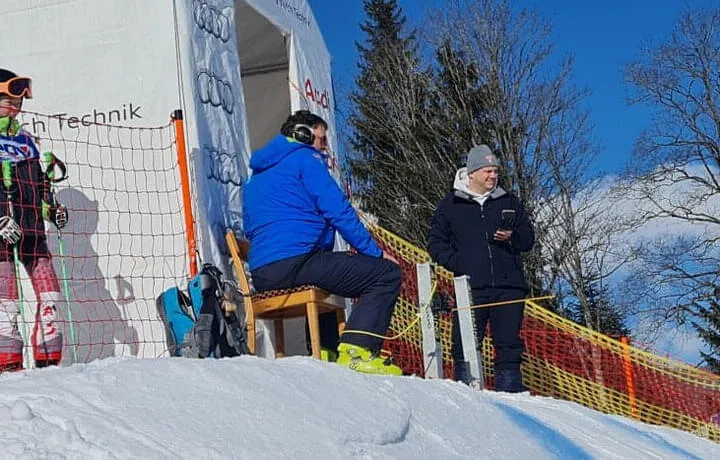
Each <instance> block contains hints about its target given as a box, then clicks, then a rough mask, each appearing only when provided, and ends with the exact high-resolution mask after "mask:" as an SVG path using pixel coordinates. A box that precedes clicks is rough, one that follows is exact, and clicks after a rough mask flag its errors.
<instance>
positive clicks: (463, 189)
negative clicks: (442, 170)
mask: <svg viewBox="0 0 720 460" xmlns="http://www.w3.org/2000/svg"><path fill="white" fill-rule="evenodd" d="M469 180H470V178H469V177H468V173H467V168H460V169H458V170H457V172H456V173H455V182H454V183H453V189H454V190H455V196H458V197H460V198H464V199H466V200H474V199H476V198H484V197H485V195H482V194H480V193H477V192H474V191H472V190H470V186H469V185H468V182H469ZM506 194H507V192H506V191H505V190H504V189H503V188H502V187H500V186H499V185H497V186H495V188H494V189H492V190H491V191H490V194H489V195H488V196H487V197H488V198H493V199H494V198H500V197H501V196H503V195H506Z"/></svg>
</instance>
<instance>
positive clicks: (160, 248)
mask: <svg viewBox="0 0 720 460" xmlns="http://www.w3.org/2000/svg"><path fill="white" fill-rule="evenodd" d="M0 31H2V36H3V43H4V46H3V52H2V58H1V59H0V67H3V68H9V69H12V70H14V71H15V72H17V73H19V74H22V75H29V76H31V77H32V78H33V92H34V96H35V97H34V99H30V100H27V101H26V102H25V105H24V107H23V108H24V109H25V110H28V111H33V112H40V113H44V114H66V115H65V118H64V119H63V118H62V117H59V118H55V119H53V118H42V117H35V116H29V115H23V116H22V121H23V123H25V129H27V130H29V131H30V132H32V133H33V134H35V135H36V136H37V137H39V139H40V148H41V151H44V150H51V149H52V150H54V151H55V153H56V154H57V155H58V157H59V158H62V159H64V160H66V162H67V163H68V164H69V165H70V164H73V166H71V167H70V170H69V171H68V180H67V181H66V182H63V183H61V184H59V187H60V188H59V190H58V196H59V197H60V199H61V200H63V201H64V202H63V204H64V205H66V206H67V207H68V209H70V223H69V225H68V228H66V229H65V230H66V232H65V237H64V239H63V240H64V250H65V251H64V252H65V254H66V257H65V263H66V266H67V271H68V275H69V276H68V277H69V278H70V291H71V293H72V294H71V299H70V300H71V302H70V305H69V306H68V308H69V309H70V312H71V313H72V317H73V319H74V320H75V324H76V328H75V329H76V330H75V333H76V335H77V340H78V341H79V342H81V343H82V344H83V345H81V346H80V347H78V349H77V355H78V360H81V361H89V360H92V359H95V358H103V357H108V356H113V355H137V356H158V355H160V354H162V353H163V350H164V349H165V346H164V332H163V328H162V325H161V323H160V322H159V321H155V318H157V313H156V311H155V308H154V299H155V297H156V296H157V295H158V294H159V290H161V289H164V288H166V287H168V286H171V285H173V284H175V283H176V282H177V281H178V280H181V279H183V278H184V275H185V274H186V273H187V257H186V254H185V252H186V251H185V246H186V244H185V243H184V241H183V239H184V238H183V236H182V235H177V234H176V235H175V236H173V235H166V236H164V237H163V238H162V241H158V240H157V239H154V237H153V233H154V234H163V233H164V231H165V228H183V221H182V215H181V214H180V213H179V212H178V213H177V214H176V215H168V216H166V217H164V218H163V222H162V223H161V224H158V222H157V219H156V217H159V216H157V215H155V216H153V215H152V212H153V209H157V203H156V200H155V199H154V198H155V197H153V198H149V196H148V194H147V193H146V191H147V190H145V191H143V190H141V188H143V187H146V186H151V185H154V184H141V183H140V179H141V176H142V174H137V173H136V172H133V171H123V170H122V169H118V168H122V166H123V163H124V164H125V165H130V164H132V165H133V166H134V165H142V164H143V162H144V161H147V160H148V159H150V160H152V161H153V162H155V161H157V162H160V161H162V162H163V164H162V165H160V164H159V163H154V164H156V165H157V166H160V167H162V168H166V169H167V171H170V172H172V171H173V169H172V168H173V165H174V164H176V162H177V159H176V158H171V157H170V158H168V157H166V156H163V157H162V158H160V156H158V154H157V153H154V154H152V155H151V154H150V153H149V152H148V150H143V149H139V150H137V151H132V150H131V149H129V148H126V149H123V152H122V155H126V156H128V157H127V158H124V159H123V158H120V156H121V152H120V151H119V150H118V149H117V147H118V145H120V144H124V145H125V146H126V147H127V146H129V145H130V144H131V143H133V142H134V143H135V145H142V139H141V140H140V143H139V144H138V138H136V137H133V138H131V139H128V138H127V137H126V135H128V133H130V132H131V130H127V129H126V130H122V131H118V138H113V139H111V140H110V141H111V142H110V144H112V146H106V147H98V148H85V147H87V146H88V145H90V144H89V142H93V140H97V139H93V136H96V133H95V131H94V130H93V129H92V128H90V127H88V126H84V125H83V124H82V123H77V124H75V125H73V124H72V123H68V122H67V120H68V118H69V117H72V116H75V117H77V118H78V119H82V120H87V121H89V122H101V123H105V122H108V123H112V124H116V125H124V126H131V127H135V128H145V127H152V126H161V125H167V124H168V123H169V121H170V112H171V111H172V110H173V109H175V108H178V107H179V102H180V101H179V99H180V98H179V92H180V87H179V82H178V78H177V68H176V56H177V53H176V41H175V33H174V15H173V5H172V0H153V1H148V0H102V1H98V0H3V1H2V2H0ZM170 129H171V128H169V129H168V132H171V131H170ZM135 132H136V133H137V132H142V130H135ZM77 141H80V142H81V143H77ZM106 141H107V139H106ZM167 141H168V142H166V143H169V140H167ZM147 145H149V144H146V146H147ZM80 150H83V152H80ZM81 153H82V154H83V155H87V156H86V157H84V158H82V159H81V158H79V155H80V154H81ZM171 175H172V174H171ZM155 177H159V176H157V175H156V176H155ZM169 180H170V181H173V182H175V181H176V180H177V179H176V178H175V177H171V178H169ZM121 182H122V183H121ZM130 182H132V183H133V185H132V186H131V185H130ZM128 187H135V188H134V189H128V190H123V188H128ZM153 203H155V204H153ZM161 206H163V207H165V208H166V210H173V209H177V210H178V211H179V207H178V202H177V201H176V202H175V203H174V204H173V203H163V204H162V205H161ZM123 210H133V212H132V215H129V214H127V213H126V212H124V211H123ZM129 225H133V226H134V229H133V230H137V231H139V230H140V229H143V231H145V232H147V233H146V234H143V235H137V234H134V235H130V234H129V233H124V232H131V230H130V229H129V228H127V227H128V226H129ZM50 228H52V227H50ZM123 235H125V237H123ZM56 241H57V240H56V238H55V237H54V232H50V234H49V237H48V244H49V246H50V249H51V252H52V253H53V254H55V255H56V257H54V260H53V262H54V266H55V270H56V272H57V273H58V275H59V276H61V273H62V271H61V260H60V257H57V254H58V251H57V249H58V247H57V242H56ZM21 278H22V279H24V282H23V289H22V292H23V295H24V297H25V300H26V302H24V304H25V308H26V313H25V317H26V319H27V320H28V321H30V322H32V319H33V317H34V310H35V299H34V294H33V289H32V286H31V284H30V283H29V281H28V280H27V275H26V274H25V273H24V271H21ZM128 292H129V293H130V294H132V295H127V294H128ZM59 310H60V311H61V312H62V314H63V316H67V309H66V308H65V307H64V306H63V305H61V306H60V308H59ZM149 319H151V321H149ZM31 327H32V325H30V328H31ZM30 330H31V329H30ZM64 335H65V337H66V341H65V342H66V344H67V343H68V340H67V339H69V331H68V329H67V328H65V330H64ZM26 356H27V355H26ZM71 359H72V353H71V352H70V350H68V348H67V347H66V349H65V352H64V362H66V363H67V362H69V361H70V360H71ZM29 364H31V361H30V360H29V359H28V360H27V361H26V366H27V365H29Z"/></svg>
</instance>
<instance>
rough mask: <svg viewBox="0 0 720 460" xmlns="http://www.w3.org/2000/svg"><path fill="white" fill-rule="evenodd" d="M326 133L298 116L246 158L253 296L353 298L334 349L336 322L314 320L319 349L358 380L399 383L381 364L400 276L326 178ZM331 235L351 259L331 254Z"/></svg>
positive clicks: (310, 117)
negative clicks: (298, 290) (301, 293)
mask: <svg viewBox="0 0 720 460" xmlns="http://www.w3.org/2000/svg"><path fill="white" fill-rule="evenodd" d="M327 128H328V125H327V123H326V122H325V120H323V119H322V118H320V117H319V116H317V115H315V114H313V113H311V112H309V111H306V110H301V111H297V112H295V113H293V114H292V115H290V116H289V117H288V118H287V120H285V122H284V123H283V125H282V127H281V129H280V134H279V135H277V136H275V137H274V138H273V139H271V140H270V142H269V143H268V144H267V145H266V146H264V147H263V148H261V149H259V150H257V151H255V152H253V154H252V156H251V158H250V168H251V169H252V175H251V177H250V179H249V180H248V181H247V182H246V184H245V185H244V187H243V226H244V231H245V235H246V236H247V238H248V240H249V242H250V252H249V256H248V264H249V266H250V271H251V273H252V277H253V284H254V286H255V288H256V289H257V290H258V291H266V290H274V289H286V288H291V287H297V286H302V285H313V286H316V287H318V288H320V289H323V290H325V291H327V292H330V293H331V294H336V295H339V296H341V297H349V298H356V299H357V302H356V303H355V305H354V306H353V309H352V314H351V315H350V318H348V321H347V324H346V330H347V331H348V332H347V333H345V334H343V336H342V340H341V341H340V342H339V343H338V341H339V338H338V334H337V325H336V317H335V314H334V313H325V314H324V315H321V316H320V329H321V346H322V347H324V348H329V349H335V348H336V347H337V350H338V358H337V363H338V364H340V365H343V366H347V367H350V368H351V369H354V370H357V371H359V372H365V373H373V374H387V375H400V374H402V371H401V369H400V368H399V367H397V366H395V365H393V364H392V363H391V362H389V360H387V359H385V358H382V357H380V348H381V345H382V342H383V339H382V336H384V335H385V333H386V332H387V329H388V327H389V325H390V319H391V317H392V314H393V310H394V307H395V301H396V300H397V297H398V295H399V293H400V283H401V275H400V268H399V266H398V265H397V262H396V261H395V259H393V258H392V256H390V255H388V254H387V253H385V252H383V251H382V250H381V249H380V248H379V247H378V245H377V244H376V243H375V241H374V240H373V238H372V236H371V235H370V233H369V232H368V231H367V229H366V228H365V227H364V226H363V224H362V222H360V219H359V218H358V216H357V213H356V212H355V210H354V209H353V207H352V206H351V205H350V202H349V201H348V200H347V199H346V198H345V196H344V194H343V193H342V191H341V189H340V187H339V186H338V184H337V183H336V182H335V180H334V179H333V177H332V176H331V175H330V172H329V171H328V169H327V166H326V160H327V157H326V154H325V151H326V150H327ZM336 231H337V232H338V233H340V235H342V237H343V238H344V239H345V241H347V242H348V243H349V244H350V245H351V246H352V247H353V248H355V250H356V251H357V254H352V253H349V252H333V247H334V243H335V232H336ZM351 331H361V332H363V333H357V332H356V333H353V332H351Z"/></svg>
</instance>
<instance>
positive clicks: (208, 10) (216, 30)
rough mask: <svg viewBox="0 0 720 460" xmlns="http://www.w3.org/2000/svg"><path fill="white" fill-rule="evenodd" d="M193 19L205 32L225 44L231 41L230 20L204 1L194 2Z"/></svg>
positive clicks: (196, 0)
mask: <svg viewBox="0 0 720 460" xmlns="http://www.w3.org/2000/svg"><path fill="white" fill-rule="evenodd" d="M193 19H195V24H197V26H198V28H199V29H200V30H204V31H205V32H207V33H209V34H210V35H212V36H213V37H215V38H217V39H218V40H220V41H221V42H223V43H227V42H228V40H230V19H229V18H228V17H227V16H225V15H224V14H223V13H222V12H221V11H220V10H218V9H217V8H215V7H214V6H210V5H208V3H207V2H206V1H204V0H193Z"/></svg>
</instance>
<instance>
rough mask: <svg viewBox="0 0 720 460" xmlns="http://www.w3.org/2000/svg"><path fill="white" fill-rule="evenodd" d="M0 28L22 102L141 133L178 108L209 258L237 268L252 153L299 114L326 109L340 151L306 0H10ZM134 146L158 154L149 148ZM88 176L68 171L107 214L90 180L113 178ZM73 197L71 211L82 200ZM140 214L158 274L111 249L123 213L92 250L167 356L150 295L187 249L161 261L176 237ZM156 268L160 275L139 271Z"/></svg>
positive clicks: (155, 348) (101, 231) (127, 311)
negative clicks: (235, 238)
mask: <svg viewBox="0 0 720 460" xmlns="http://www.w3.org/2000/svg"><path fill="white" fill-rule="evenodd" d="M0 30H2V33H3V42H4V44H5V46H4V47H3V52H2V58H0V68H8V69H12V70H13V71H15V72H16V73H18V74H22V75H28V76H31V77H32V78H33V85H34V86H33V91H34V95H35V98H34V99H32V100H29V101H27V102H26V105H25V107H24V108H25V109H26V110H30V111H33V112H39V113H43V114H60V115H61V116H60V117H59V119H67V118H68V117H76V118H77V119H78V120H87V121H88V122H89V123H90V122H100V123H106V122H110V123H113V124H117V125H123V126H132V127H137V128H145V127H149V126H161V125H165V124H167V123H168V121H169V117H170V114H171V112H173V111H174V110H175V109H182V111H183V113H184V120H185V137H186V145H187V151H188V155H189V157H190V163H191V169H192V178H191V179H192V183H193V207H194V213H195V219H196V230H197V233H198V239H199V256H200V259H201V260H203V261H208V262H213V263H216V264H219V265H220V266H221V267H227V265H226V263H227V253H226V252H225V249H224V246H225V244H224V233H225V231H226V230H227V229H229V228H233V229H235V230H240V229H241V220H242V218H241V217H242V216H241V198H242V197H241V185H242V183H243V181H244V179H246V178H247V175H248V168H247V164H248V158H249V155H250V152H251V151H252V149H254V148H257V147H258V146H261V145H262V144H264V143H265V142H266V141H267V140H269V139H270V137H272V136H273V135H274V134H276V133H277V132H278V129H279V127H280V124H281V123H282V121H283V119H284V118H285V117H286V116H287V114H288V113H289V112H290V111H291V110H297V109H301V108H305V109H309V110H311V111H313V112H315V113H317V114H318V115H320V116H322V117H323V118H324V119H325V120H327V122H328V124H329V127H330V131H329V135H330V139H329V142H330V146H331V150H332V149H333V147H335V146H336V140H335V138H334V137H333V133H335V129H334V128H335V115H334V101H333V97H332V92H331V89H332V80H331V72H330V56H329V54H328V51H327V47H326V46H325V43H324V41H323V38H322V35H321V33H320V30H319V28H318V25H317V23H316V21H315V18H314V16H313V14H312V11H311V9H310V7H309V5H308V4H307V2H306V0H3V1H2V2H0ZM25 122H26V127H27V128H28V129H29V130H31V131H35V132H34V134H36V135H37V136H38V137H39V138H40V139H43V138H47V137H52V138H53V139H78V138H81V137H82V136H83V133H82V130H83V128H84V126H83V123H80V124H78V123H75V124H74V126H70V124H68V123H59V124H58V125H57V126H55V125H53V126H52V127H49V126H45V124H43V123H39V122H36V120H35V119H33V120H25ZM50 124H52V123H50ZM50 130H52V131H53V132H52V133H49V132H45V131H50ZM67 145H68V143H67V142H66V143H63V144H61V145H58V144H54V146H53V147H54V148H55V149H56V150H57V149H62V148H67ZM135 145H136V144H133V146H135ZM134 150H135V149H133V151H134ZM137 150H138V151H139V152H138V153H137V154H138V155H144V156H147V155H152V151H151V149H150V150H148V149H145V150H144V149H143V148H138V149H137ZM56 153H57V152H56ZM71 154H72V153H71V152H68V153H66V155H71ZM79 174H99V173H97V172H83V173H77V172H76V173H75V175H74V176H73V171H71V173H70V176H71V177H70V180H69V181H68V184H67V185H66V186H67V187H72V188H74V189H76V190H79V191H80V192H82V193H83V194H84V195H85V198H87V200H88V201H89V202H91V203H95V204H96V205H97V206H99V207H100V208H102V206H104V205H105V204H106V203H107V202H108V195H107V190H102V189H101V188H100V187H94V188H93V187H88V186H87V184H88V183H93V184H98V183H104V182H103V181H104V180H105V179H104V178H102V177H98V178H97V179H98V180H97V181H84V180H82V178H78V177H77V176H78V175H79ZM136 186H137V185H136ZM115 187H116V188H117V187H118V185H117V184H115ZM112 199H113V200H117V199H118V198H117V197H116V196H114V197H113V198H112ZM138 201H139V203H137V204H136V205H137V206H138V207H139V208H142V207H143V206H145V204H144V203H143V202H144V201H146V200H145V199H142V198H141V199H139V200H138ZM66 204H67V205H68V207H69V208H70V209H71V210H73V203H66ZM75 208H76V209H75V212H74V213H72V214H73V216H71V218H73V217H74V218H75V220H76V221H77V220H78V218H79V217H82V216H81V215H82V212H84V210H83V209H82V208H81V207H80V206H75ZM130 208H131V209H132V208H133V205H132V203H131V204H130ZM176 214H177V215H174V216H172V217H168V219H169V220H171V221H172V222H171V226H172V228H183V222H182V216H181V215H180V213H176ZM142 216H143V217H142V218H141V219H144V220H143V221H142V222H140V223H139V225H142V226H143V228H149V229H150V230H149V232H150V233H155V235H150V236H149V237H148V238H152V241H150V240H148V241H147V242H148V245H147V248H145V247H144V246H143V248H140V249H136V250H133V251H132V254H131V256H137V257H141V256H143V254H142V253H143V251H145V253H146V254H145V255H146V256H151V257H155V258H156V259H157V260H156V261H155V263H156V264H160V265H162V267H161V268H162V269H159V268H158V267H155V268H153V269H146V271H144V272H143V273H142V274H141V273H139V272H138V271H137V270H138V269H137V267H138V263H135V262H131V263H128V257H127V256H126V257H124V258H122V257H119V256H118V255H117V254H116V251H115V248H114V247H113V246H114V245H116V246H117V247H118V248H119V247H121V246H122V243H121V242H120V243H118V242H113V241H114V240H113V238H112V236H113V232H115V233H118V230H117V228H118V221H119V222H120V226H122V222H123V220H122V219H123V217H122V216H121V217H117V218H115V220H113V218H111V217H108V215H107V214H105V213H102V212H101V213H98V215H97V220H98V222H97V225H96V227H97V232H96V234H95V235H94V236H93V237H92V238H91V239H90V243H89V244H91V245H92V248H91V249H90V252H92V251H94V253H95V255H96V256H97V257H98V259H99V260H98V266H99V267H101V270H100V271H101V272H102V273H101V274H102V276H103V277H104V278H105V283H104V285H103V286H101V287H100V288H101V289H104V290H106V291H107V292H108V294H109V296H108V297H109V298H110V299H111V300H113V301H115V303H117V302H116V301H117V299H119V298H120V297H121V293H120V292H119V291H120V286H121V283H119V282H118V283H116V285H115V284H113V283H111V282H110V280H112V279H113V278H118V279H119V278H122V279H126V280H130V281H129V283H130V287H131V288H132V290H133V292H134V298H135V299H144V301H142V302H141V301H139V300H138V301H135V302H134V303H133V302H132V301H130V302H129V304H124V305H122V307H120V306H118V310H119V316H121V317H122V320H124V321H126V322H128V324H130V325H131V326H132V327H134V329H135V330H136V331H137V335H138V337H137V341H138V342H139V343H140V344H141V346H140V348H139V350H137V351H133V352H132V353H133V354H137V355H140V356H158V355H160V354H162V352H163V349H162V344H161V343H162V341H161V340H157V337H158V335H160V336H162V334H163V332H162V330H161V328H159V326H158V325H157V324H156V323H155V322H152V321H149V320H154V319H155V318H156V312H155V310H154V302H153V299H154V298H155V297H156V296H157V295H158V294H159V293H160V292H161V290H162V289H164V288H166V287H169V286H171V285H173V284H175V283H178V282H180V281H179V280H181V279H183V278H184V276H183V275H185V274H186V273H187V264H186V261H187V258H186V256H187V254H183V258H184V262H183V261H178V260H179V259H173V260H169V259H166V260H161V259H162V254H163V249H162V248H163V247H167V246H170V247H173V248H174V249H173V250H174V251H175V252H177V247H178V245H177V244H175V243H173V244H170V245H168V244H165V243H166V242H163V241H162V238H163V235H162V232H163V230H161V229H160V228H159V227H158V225H157V222H156V220H154V219H153V216H152V215H151V212H149V211H148V214H142ZM145 224H147V226H145ZM134 225H136V224H131V225H130V227H132V226H134ZM162 227H163V228H165V225H163V226H162ZM153 228H154V229H155V230H153ZM146 231H147V230H146ZM130 232H131V233H132V229H131V230H130ZM140 237H142V238H145V236H143V235H141V236H140ZM158 238H159V240H158ZM168 238H173V237H172V236H168ZM175 238H177V235H175ZM77 244H79V243H76V244H75V246H77ZM68 246H69V247H68V248H67V252H68V253H69V254H73V253H77V252H79V251H81V248H79V247H73V242H70V243H69V245H68ZM175 255H177V254H175ZM71 262H72V261H71ZM136 262H137V261H136ZM56 266H57V265H56ZM77 270H78V267H75V272H77ZM147 270H150V272H151V273H152V278H153V280H152V282H148V280H147V279H141V278H142V277H143V276H145V277H147V273H148V271H147ZM72 273H73V270H71V276H73V275H72ZM76 275H77V273H75V276H76ZM28 290H29V291H31V289H30V288H28ZM71 303H72V302H71ZM118 305H119V304H118ZM73 308H74V307H73ZM75 313H77V312H75ZM122 341H123V340H118V339H117V338H116V339H115V342H116V344H117V346H116V347H115V348H116V350H115V352H116V353H118V354H120V353H124V354H127V350H126V349H127V347H129V345H127V344H123V343H118V342H122ZM153 344H156V345H153ZM123 347H124V348H123ZM124 349H125V350H124ZM123 350H124V351H123Z"/></svg>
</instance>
